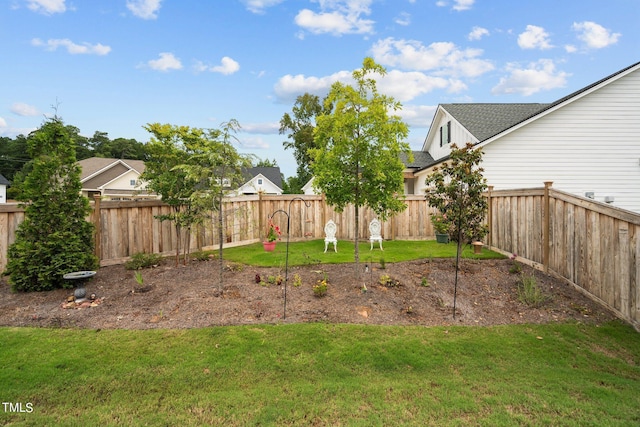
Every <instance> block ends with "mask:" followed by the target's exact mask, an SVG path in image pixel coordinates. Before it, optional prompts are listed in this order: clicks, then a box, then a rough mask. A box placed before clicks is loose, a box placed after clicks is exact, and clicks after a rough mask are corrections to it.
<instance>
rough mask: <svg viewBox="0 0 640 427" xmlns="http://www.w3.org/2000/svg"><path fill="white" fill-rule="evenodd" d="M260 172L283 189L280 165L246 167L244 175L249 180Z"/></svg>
mask: <svg viewBox="0 0 640 427" xmlns="http://www.w3.org/2000/svg"><path fill="white" fill-rule="evenodd" d="M258 174H262V176H264V177H265V178H267V179H268V180H269V181H271V182H273V183H274V184H275V185H277V186H278V187H279V188H280V189H282V175H281V174H280V168H279V167H275V168H268V167H253V168H249V169H246V170H245V171H244V172H243V175H244V176H245V178H246V180H247V181H248V180H250V179H251V178H253V177H254V176H256V175H258Z"/></svg>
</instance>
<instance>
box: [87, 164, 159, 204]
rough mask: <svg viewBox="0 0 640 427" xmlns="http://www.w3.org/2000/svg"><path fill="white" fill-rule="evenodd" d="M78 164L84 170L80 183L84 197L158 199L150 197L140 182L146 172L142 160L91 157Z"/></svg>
mask: <svg viewBox="0 0 640 427" xmlns="http://www.w3.org/2000/svg"><path fill="white" fill-rule="evenodd" d="M78 163H79V164H80V167H81V168H82V172H81V174H80V182H81V183H82V194H83V195H84V196H87V197H89V198H93V197H94V196H95V195H98V194H99V195H101V196H102V197H105V198H109V199H112V200H119V199H120V200H121V199H130V198H132V197H156V196H153V195H149V194H148V193H147V192H146V190H145V187H146V186H145V184H144V182H141V181H140V175H141V174H142V172H144V162H143V161H142V160H128V159H108V158H102V157H90V158H88V159H84V160H80V161H79V162H78Z"/></svg>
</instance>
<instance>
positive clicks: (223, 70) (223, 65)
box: [194, 56, 240, 75]
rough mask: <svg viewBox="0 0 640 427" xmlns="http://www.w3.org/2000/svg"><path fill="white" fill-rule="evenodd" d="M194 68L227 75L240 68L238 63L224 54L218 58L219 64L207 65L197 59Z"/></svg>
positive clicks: (197, 70) (198, 70)
mask: <svg viewBox="0 0 640 427" xmlns="http://www.w3.org/2000/svg"><path fill="white" fill-rule="evenodd" d="M194 69H195V70H196V72H204V71H210V72H212V73H220V74H224V75H229V74H233V73H235V72H236V71H238V70H239V69H240V64H238V62H236V61H235V60H233V59H232V58H229V57H228V56H225V57H223V58H222V59H221V60H220V65H207V64H205V63H204V62H202V61H197V62H196V64H195V66H194Z"/></svg>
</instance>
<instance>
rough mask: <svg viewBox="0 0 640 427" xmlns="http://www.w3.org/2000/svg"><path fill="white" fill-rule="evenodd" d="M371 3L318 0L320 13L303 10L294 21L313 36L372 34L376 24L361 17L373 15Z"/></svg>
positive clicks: (366, 1) (369, 1)
mask: <svg viewBox="0 0 640 427" xmlns="http://www.w3.org/2000/svg"><path fill="white" fill-rule="evenodd" d="M371 1H372V0H318V3H319V4H320V12H317V13H316V12H314V11H312V10H309V9H302V10H301V11H300V12H298V14H297V15H296V17H295V19H294V21H295V23H296V25H298V26H299V27H302V28H303V29H305V30H307V31H309V32H311V33H313V34H325V33H328V34H332V35H336V36H339V35H342V34H371V33H373V24H374V23H375V22H374V21H372V20H369V19H363V18H362V17H361V16H362V15H369V14H370V13H371V9H370V7H369V6H370V5H371Z"/></svg>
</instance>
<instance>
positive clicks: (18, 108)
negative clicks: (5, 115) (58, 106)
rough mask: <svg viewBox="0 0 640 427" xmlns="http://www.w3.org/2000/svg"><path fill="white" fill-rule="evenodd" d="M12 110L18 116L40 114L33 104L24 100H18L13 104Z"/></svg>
mask: <svg viewBox="0 0 640 427" xmlns="http://www.w3.org/2000/svg"><path fill="white" fill-rule="evenodd" d="M11 112H12V113H13V114H17V115H18V116H25V117H32V116H37V115H38V114H40V113H39V112H38V109H37V108H36V107H34V106H33V105H29V104H25V103H24V102H16V103H14V104H13V105H12V106H11Z"/></svg>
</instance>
